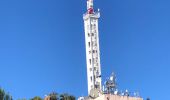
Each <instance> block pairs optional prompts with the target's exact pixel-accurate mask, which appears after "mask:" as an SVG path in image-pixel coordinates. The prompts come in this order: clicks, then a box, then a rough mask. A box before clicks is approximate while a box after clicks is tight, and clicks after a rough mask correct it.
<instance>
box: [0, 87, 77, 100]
mask: <svg viewBox="0 0 170 100" xmlns="http://www.w3.org/2000/svg"><path fill="white" fill-rule="evenodd" d="M47 97H48V98H49V99H48V100H76V98H75V96H73V95H69V94H67V93H63V94H60V95H59V94H58V93H55V92H52V93H50V94H49V95H48V96H47ZM44 99H45V98H41V97H39V96H35V97H33V98H31V99H25V98H23V99H17V100H44ZM0 100H13V99H12V96H11V95H9V93H6V92H5V91H4V90H3V89H1V88H0Z"/></svg>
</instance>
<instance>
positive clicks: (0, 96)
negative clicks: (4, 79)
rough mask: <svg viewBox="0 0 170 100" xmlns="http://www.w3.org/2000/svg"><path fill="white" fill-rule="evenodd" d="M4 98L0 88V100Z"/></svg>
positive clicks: (3, 92)
mask: <svg viewBox="0 0 170 100" xmlns="http://www.w3.org/2000/svg"><path fill="white" fill-rule="evenodd" d="M4 96H5V91H4V90H3V89H1V88H0V100H3V99H4Z"/></svg>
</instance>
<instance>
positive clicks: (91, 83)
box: [83, 0, 102, 95]
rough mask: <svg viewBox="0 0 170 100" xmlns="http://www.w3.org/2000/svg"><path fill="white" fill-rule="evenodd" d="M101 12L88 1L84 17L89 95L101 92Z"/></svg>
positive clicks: (91, 1) (91, 0)
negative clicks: (99, 21) (99, 26)
mask: <svg viewBox="0 0 170 100" xmlns="http://www.w3.org/2000/svg"><path fill="white" fill-rule="evenodd" d="M99 17H100V12H99V10H98V11H95V10H94V9H93V0H87V12H86V13H85V14H84V15H83V19H84V29H85V41H86V63H87V81H88V94H89V95H90V94H91V92H92V91H93V92H94V90H97V91H101V90H102V86H101V67H100V49H99V31H98V19H99Z"/></svg>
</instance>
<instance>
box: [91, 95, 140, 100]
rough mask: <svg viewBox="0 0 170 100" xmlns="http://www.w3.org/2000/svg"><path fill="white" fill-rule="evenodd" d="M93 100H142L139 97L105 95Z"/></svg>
mask: <svg viewBox="0 0 170 100" xmlns="http://www.w3.org/2000/svg"><path fill="white" fill-rule="evenodd" d="M94 100H143V99H142V98H139V97H129V96H119V95H111V94H105V95H101V96H100V97H98V98H96V99H94Z"/></svg>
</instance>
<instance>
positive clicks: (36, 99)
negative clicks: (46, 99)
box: [31, 96, 43, 100]
mask: <svg viewBox="0 0 170 100" xmlns="http://www.w3.org/2000/svg"><path fill="white" fill-rule="evenodd" d="M31 100H43V99H42V98H41V97H39V96H35V97H34V98H32V99H31Z"/></svg>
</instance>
